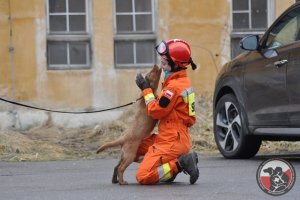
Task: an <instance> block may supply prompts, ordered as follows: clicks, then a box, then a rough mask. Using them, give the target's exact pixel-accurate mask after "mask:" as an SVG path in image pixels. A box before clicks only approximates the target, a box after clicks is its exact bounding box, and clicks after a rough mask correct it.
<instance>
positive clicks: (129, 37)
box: [113, 0, 158, 69]
mask: <svg viewBox="0 0 300 200" xmlns="http://www.w3.org/2000/svg"><path fill="white" fill-rule="evenodd" d="M131 1H132V3H133V7H134V1H135V0H131ZM151 9H152V12H151V13H152V14H151V15H152V24H151V26H152V31H137V32H135V31H134V30H136V28H135V27H136V23H135V18H134V17H133V31H132V32H130V31H124V32H123V31H122V32H118V31H117V12H116V0H113V15H114V17H113V19H114V66H115V68H117V69H136V68H149V67H152V66H153V64H155V61H156V56H155V54H154V58H153V59H154V60H153V63H137V62H136V60H137V57H136V42H138V41H153V42H154V45H155V44H156V42H157V31H156V30H157V27H156V17H155V16H157V14H158V13H157V10H158V9H157V2H156V0H151ZM135 13H136V12H135V10H132V12H123V13H122V14H118V15H126V14H131V15H135ZM138 13H139V14H145V13H149V12H138ZM122 41H127V42H133V45H134V47H133V48H134V49H133V50H134V52H133V56H134V57H133V60H134V63H130V64H118V63H117V57H116V47H115V45H116V42H122ZM153 51H154V49H153Z"/></svg>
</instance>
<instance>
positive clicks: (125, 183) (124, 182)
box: [119, 181, 128, 185]
mask: <svg viewBox="0 0 300 200" xmlns="http://www.w3.org/2000/svg"><path fill="white" fill-rule="evenodd" d="M119 184H120V185H128V182H127V181H123V182H121V181H119Z"/></svg>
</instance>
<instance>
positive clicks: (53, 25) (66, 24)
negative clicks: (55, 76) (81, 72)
mask: <svg viewBox="0 0 300 200" xmlns="http://www.w3.org/2000/svg"><path fill="white" fill-rule="evenodd" d="M89 2H90V0H47V11H48V12H47V14H48V16H47V22H48V23H47V25H48V26H47V61H48V69H50V70H51V69H86V68H90V59H91V58H90V52H91V50H90V49H91V44H90V40H91V38H90V34H89V29H88V20H89V19H88V16H89V15H88V7H89V6H88V4H89Z"/></svg>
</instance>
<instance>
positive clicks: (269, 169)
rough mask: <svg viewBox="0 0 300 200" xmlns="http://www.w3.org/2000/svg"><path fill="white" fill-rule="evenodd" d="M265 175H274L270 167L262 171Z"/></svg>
mask: <svg viewBox="0 0 300 200" xmlns="http://www.w3.org/2000/svg"><path fill="white" fill-rule="evenodd" d="M264 172H265V173H269V174H270V176H272V175H273V174H274V169H273V168H272V167H269V168H268V169H264Z"/></svg>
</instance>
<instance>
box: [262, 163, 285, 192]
mask: <svg viewBox="0 0 300 200" xmlns="http://www.w3.org/2000/svg"><path fill="white" fill-rule="evenodd" d="M264 172H265V173H269V174H270V183H271V187H270V190H271V191H272V192H278V191H282V190H285V189H286V188H287V186H288V182H289V177H288V176H287V175H286V174H285V173H284V172H283V171H282V168H281V167H276V168H275V169H273V168H271V167H269V168H268V169H265V170H264Z"/></svg>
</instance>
